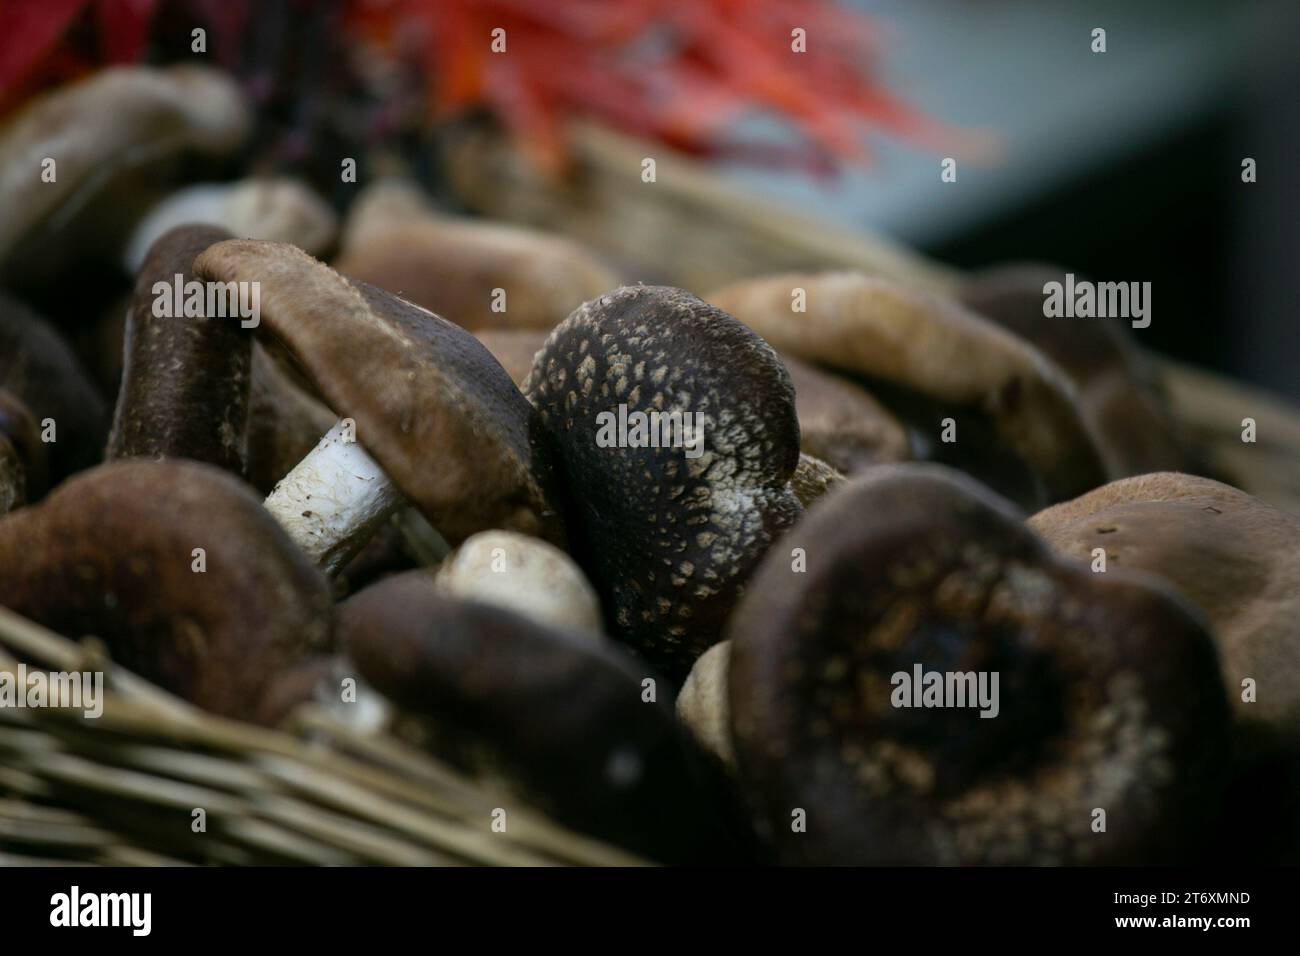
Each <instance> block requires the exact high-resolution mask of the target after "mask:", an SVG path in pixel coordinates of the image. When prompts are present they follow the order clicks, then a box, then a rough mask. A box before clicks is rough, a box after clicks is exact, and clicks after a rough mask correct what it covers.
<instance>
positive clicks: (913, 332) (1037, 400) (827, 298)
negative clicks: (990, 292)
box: [709, 272, 1106, 501]
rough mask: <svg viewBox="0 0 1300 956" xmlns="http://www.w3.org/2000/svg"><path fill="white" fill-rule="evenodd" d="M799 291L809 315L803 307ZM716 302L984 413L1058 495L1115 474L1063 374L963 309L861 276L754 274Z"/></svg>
mask: <svg viewBox="0 0 1300 956" xmlns="http://www.w3.org/2000/svg"><path fill="white" fill-rule="evenodd" d="M800 291H802V294H803V296H804V301H803V303H802V304H803V305H804V306H805V307H806V311H796V310H795V306H796V305H797V304H799V302H798V300H797V299H796V298H795V296H797V295H799V293H800ZM709 301H710V302H712V303H714V304H715V305H717V306H718V307H720V308H722V309H724V310H725V311H727V312H729V313H731V314H732V315H734V316H736V317H737V318H738V319H740V320H741V321H742V322H745V323H746V324H747V325H749V326H750V328H752V329H754V330H755V331H756V332H758V334H759V335H761V336H763V338H765V339H766V340H767V341H768V342H770V343H771V344H772V346H773V347H774V348H776V349H777V350H778V351H780V352H782V353H785V354H789V355H794V356H796V357H798V358H802V359H806V360H808V361H811V362H817V363H820V364H824V365H827V366H830V367H832V368H836V369H840V370H842V371H845V372H849V373H852V374H858V375H864V376H869V377H870V378H871V379H873V380H878V381H881V382H885V383H889V384H892V385H894V386H901V387H904V388H907V389H909V390H911V391H913V392H916V393H919V394H921V395H924V396H927V397H929V398H931V399H934V400H937V401H939V402H941V403H944V404H945V405H948V406H953V407H957V406H961V407H974V408H976V409H978V410H979V411H980V412H981V413H982V414H984V415H986V416H988V418H989V419H990V420H991V422H992V425H993V428H994V429H995V430H996V433H997V434H998V436H999V438H1000V439H1001V441H1002V442H1003V443H1004V444H1005V445H1006V446H1007V447H1008V448H1010V449H1011V450H1012V451H1014V452H1015V454H1016V455H1017V456H1018V457H1019V458H1020V459H1021V460H1022V461H1023V462H1024V463H1026V464H1027V465H1028V466H1029V468H1030V470H1031V471H1032V472H1033V474H1034V475H1035V476H1036V477H1037V478H1038V479H1039V480H1040V481H1041V482H1042V484H1043V486H1044V491H1045V494H1046V497H1047V498H1048V499H1049V500H1052V501H1057V500H1061V499H1063V498H1069V497H1072V496H1074V495H1077V494H1080V493H1082V492H1084V491H1087V490H1088V489H1090V488H1094V487H1096V486H1097V485H1099V484H1101V483H1102V482H1104V481H1105V479H1106V474H1105V470H1104V467H1103V465H1102V461H1101V457H1100V453H1099V451H1098V449H1097V445H1096V442H1095V440H1094V438H1093V436H1092V434H1091V431H1090V430H1089V428H1088V427H1087V425H1086V424H1085V422H1084V420H1083V418H1082V413H1081V412H1080V409H1079V407H1078V402H1077V398H1076V394H1075V390H1074V388H1073V386H1072V385H1071V384H1070V382H1069V380H1068V379H1067V378H1066V377H1065V375H1064V373H1063V372H1062V371H1061V370H1060V369H1059V368H1057V367H1056V366H1055V365H1054V364H1053V363H1052V362H1051V361H1049V360H1048V359H1047V358H1046V357H1045V356H1043V355H1042V353H1040V352H1039V351H1038V350H1037V349H1035V348H1033V347H1032V346H1030V345H1029V344H1028V343H1026V342H1024V341H1023V340H1021V339H1018V338H1016V337H1015V336H1013V335H1011V334H1009V333H1007V332H1005V331H1004V330H1002V329H1000V328H998V327H997V326H996V325H994V324H993V323H991V322H988V321H987V320H985V319H982V318H980V317H979V316H978V315H975V314H974V313H972V312H970V311H968V310H966V309H964V308H963V307H962V306H960V305H959V304H957V303H956V302H953V301H949V300H947V299H942V298H939V297H936V296H932V295H930V294H928V293H923V292H920V291H917V290H914V289H909V288H907V287H905V286H902V285H899V284H897V283H895V282H892V281H889V280H886V279H879V278H873V277H870V276H866V275H862V274H860V273H856V272H833V273H821V274H811V273H810V274H790V275H781V276H769V277H764V278H759V279H750V280H746V281H743V282H739V283H736V284H735V285H732V286H728V287H727V288H724V289H719V290H718V291H716V292H714V293H713V294H712V295H711V296H709ZM958 440H959V441H960V437H959V439H958Z"/></svg>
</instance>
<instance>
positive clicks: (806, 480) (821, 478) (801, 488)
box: [790, 452, 848, 508]
mask: <svg viewBox="0 0 1300 956" xmlns="http://www.w3.org/2000/svg"><path fill="white" fill-rule="evenodd" d="M847 480H848V479H847V478H845V477H844V476H843V475H842V474H840V473H839V472H838V471H836V470H835V469H834V468H832V467H831V466H830V465H828V464H826V462H824V461H822V460H821V459H820V458H814V457H813V456H812V455H809V454H808V453H807V452H800V453H799V464H798V466H796V468H795V470H794V475H793V476H792V477H791V478H790V490H791V491H793V492H794V496H795V497H796V498H798V499H799V504H801V505H803V506H804V507H805V508H810V507H812V503H813V502H814V501H816V500H817V499H818V498H820V497H821V496H822V495H824V494H826V492H828V491H830V490H831V489H832V488H834V487H835V486H836V485H841V484H843V483H844V482H845V481H847Z"/></svg>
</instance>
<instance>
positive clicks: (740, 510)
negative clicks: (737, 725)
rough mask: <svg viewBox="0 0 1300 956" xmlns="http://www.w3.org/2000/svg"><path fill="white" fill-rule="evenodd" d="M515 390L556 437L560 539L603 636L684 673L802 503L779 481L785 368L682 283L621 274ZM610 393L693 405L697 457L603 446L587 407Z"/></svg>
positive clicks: (791, 409)
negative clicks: (563, 514)
mask: <svg viewBox="0 0 1300 956" xmlns="http://www.w3.org/2000/svg"><path fill="white" fill-rule="evenodd" d="M525 391H526V393H527V394H528V398H529V400H530V401H531V402H532V403H533V404H534V405H535V406H536V407H537V409H538V410H539V411H540V412H541V415H542V420H543V422H544V423H545V425H546V428H547V429H548V430H550V432H551V433H552V434H553V435H554V436H555V438H556V441H557V443H558V446H559V448H560V455H561V458H562V460H563V464H564V474H565V478H566V487H567V488H568V489H569V492H570V495H571V498H572V503H573V504H572V511H573V520H572V522H571V528H570V535H571V538H572V539H574V541H575V543H574V547H575V549H576V550H575V553H576V554H578V555H579V563H581V564H583V565H584V567H585V568H586V570H587V573H588V575H589V576H590V577H591V579H592V582H593V583H594V584H595V585H596V589H597V590H598V591H599V592H600V594H601V599H602V602H603V603H604V606H605V611H606V614H607V615H608V617H609V618H610V620H609V622H608V626H609V633H610V634H611V635H613V636H615V637H618V638H619V639H621V640H623V641H625V642H627V643H628V644H630V645H632V646H633V647H635V648H637V649H638V650H639V651H641V652H643V653H644V654H645V655H646V656H647V658H648V659H649V660H650V661H651V663H653V664H654V665H655V666H656V667H659V668H660V669H661V670H664V671H667V672H668V673H669V674H670V675H671V676H674V677H676V678H678V679H680V678H682V677H684V676H685V675H686V672H687V671H688V670H689V669H690V666H691V664H692V663H693V662H694V660H695V658H696V657H698V656H699V655H700V653H702V652H703V651H704V649H705V648H707V647H708V646H709V645H711V644H713V643H715V642H717V641H718V640H719V639H720V633H721V629H722V623H723V621H724V620H725V618H726V616H727V614H728V613H729V612H730V610H731V607H732V606H733V604H734V603H735V601H736V599H737V597H738V596H739V594H740V591H741V589H742V588H743V587H744V583H745V581H746V579H747V578H748V577H749V575H750V573H751V572H752V571H753V569H754V567H755V566H756V565H757V564H758V561H759V559H760V558H761V557H762V555H763V552H764V551H765V550H766V549H767V546H768V545H769V544H770V543H771V541H772V540H773V539H774V538H775V537H776V536H777V535H778V534H779V533H780V532H781V531H782V530H784V529H785V528H786V527H788V526H789V525H790V524H792V523H793V521H794V520H795V518H796V517H797V516H798V515H799V514H800V512H801V510H802V509H801V508H800V506H799V503H798V501H797V500H796V498H795V496H794V494H793V493H792V492H791V491H790V488H789V481H790V478H791V476H792V475H793V474H794V470H795V466H796V465H797V464H798V461H799V422H798V419H797V417H796V414H795V404H794V401H795V400H794V389H793V387H792V386H791V384H790V377H789V375H788V374H787V373H786V370H785V367H784V366H783V365H782V364H781V361H780V359H778V358H777V356H776V353H775V352H773V351H772V349H771V347H770V346H768V345H767V343H765V342H764V341H763V340H762V339H760V338H759V337H758V336H756V335H755V334H754V333H753V332H751V331H750V330H749V329H747V328H745V327H744V326H743V325H741V324H740V323H739V322H737V321H736V320H735V319H733V318H731V316H729V315H727V314H726V313H724V312H722V311H720V310H719V309H715V308H713V307H712V306H710V305H708V304H707V303H705V302H702V301H700V300H699V299H697V298H696V297H695V296H693V295H691V294H690V293H688V292H683V291H682V290H681V289H672V288H666V287H661V286H627V287H624V288H621V289H617V290H615V291H613V292H611V293H608V294H607V295H603V296H601V297H600V298H598V299H593V300H592V301H591V302H588V303H586V304H585V305H583V306H582V307H581V308H580V309H578V310H577V311H575V312H574V313H573V315H571V316H570V317H569V318H568V319H566V320H565V321H564V323H563V324H562V325H560V326H559V327H558V328H557V329H556V330H555V331H554V332H552V333H551V336H550V337H549V338H548V339H547V341H546V346H545V348H544V349H543V350H542V351H541V352H540V353H538V355H537V358H536V361H535V363H534V365H533V371H532V374H531V376H530V377H529V379H528V382H527V384H526V385H525ZM620 405H626V408H627V412H628V413H629V414H630V413H632V412H636V411H640V412H645V413H648V412H652V411H656V412H661V413H662V412H668V413H671V412H683V413H685V412H689V413H693V414H696V415H704V416H705V418H704V419H703V446H702V449H701V451H702V453H701V454H700V456H699V457H697V458H687V457H686V452H685V449H684V448H683V447H669V448H653V447H646V448H632V447H599V446H598V445H597V436H598V430H599V427H600V422H599V421H598V415H599V414H600V413H602V412H610V411H612V412H614V414H615V415H616V416H617V414H618V411H617V410H618V408H619V406H620ZM696 421H697V423H698V421H699V420H696Z"/></svg>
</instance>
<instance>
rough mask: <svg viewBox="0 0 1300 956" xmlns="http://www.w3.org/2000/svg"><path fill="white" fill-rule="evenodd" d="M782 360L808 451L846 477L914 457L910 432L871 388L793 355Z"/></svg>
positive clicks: (802, 439)
mask: <svg viewBox="0 0 1300 956" xmlns="http://www.w3.org/2000/svg"><path fill="white" fill-rule="evenodd" d="M781 361H782V362H784V363H785V368H786V371H787V372H789V373H790V381H791V382H792V383H793V384H794V401H795V408H796V409H797V411H798V413H799V440H800V444H801V445H802V447H803V450H804V451H805V452H807V453H808V454H810V455H812V456H814V457H815V458H819V459H821V460H822V461H824V462H826V463H827V464H828V465H830V466H831V467H833V468H835V469H837V470H839V471H841V472H844V473H845V474H852V473H853V472H855V471H858V470H860V469H862V468H865V467H868V466H869V465H879V464H884V463H886V462H894V461H905V460H906V459H908V458H910V457H911V450H910V445H909V443H908V438H907V429H905V428H904V427H903V425H902V423H901V422H900V421H899V420H898V419H897V418H895V417H894V416H893V415H892V414H891V413H890V412H889V411H888V410H886V409H885V407H884V406H883V405H881V404H880V403H879V402H878V401H876V400H875V398H873V397H872V395H871V393H870V392H868V391H867V390H866V389H864V388H861V387H859V386H858V385H855V384H854V383H853V382H850V381H847V380H846V379H843V378H840V377H839V376H836V375H832V374H830V373H827V372H823V371H821V370H820V369H817V368H814V367H813V366H811V365H809V364H807V363H806V362H801V361H799V360H798V359H796V358H791V357H790V356H788V355H785V356H782V357H781Z"/></svg>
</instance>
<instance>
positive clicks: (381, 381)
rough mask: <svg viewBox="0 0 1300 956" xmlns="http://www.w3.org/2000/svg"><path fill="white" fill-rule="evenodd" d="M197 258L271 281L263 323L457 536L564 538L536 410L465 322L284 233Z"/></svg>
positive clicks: (214, 271) (209, 272)
mask: <svg viewBox="0 0 1300 956" xmlns="http://www.w3.org/2000/svg"><path fill="white" fill-rule="evenodd" d="M194 268H195V272H196V273H198V274H199V275H200V276H201V277H203V278H206V279H211V280H216V281H220V282H231V281H247V282H259V283H261V318H262V323H263V324H264V325H265V326H266V327H267V328H268V329H269V330H270V331H271V332H272V333H274V335H275V336H276V337H277V338H278V339H279V340H280V342H281V343H283V344H284V345H285V346H286V347H287V348H288V350H289V352H290V353H291V354H292V355H293V358H294V359H295V360H296V361H297V362H298V363H299V365H300V366H301V367H302V368H303V369H304V370H305V371H306V373H307V375H308V376H309V377H310V378H311V380H312V381H313V382H314V383H315V385H316V387H317V389H318V390H319V391H320V393H321V395H322V397H323V398H324V400H325V402H326V404H328V405H329V406H330V407H331V408H332V409H333V410H334V412H335V413H336V414H338V415H340V416H341V417H348V418H352V419H355V421H356V425H357V428H356V437H357V441H358V442H360V443H361V445H362V446H363V447H364V448H365V449H366V450H367V451H368V452H369V453H370V454H371V455H373V456H374V458H375V460H376V461H378V462H379V464H380V466H381V467H382V468H383V469H384V471H385V472H386V473H387V474H388V476H389V477H390V478H391V479H392V481H393V483H394V484H395V485H396V486H397V487H398V488H400V489H401V491H402V493H403V494H405V495H406V497H407V498H408V499H410V501H411V503H412V504H414V505H415V506H416V507H418V508H419V509H420V510H421V511H422V512H423V513H424V515H425V517H427V518H428V519H429V520H430V521H431V522H433V524H434V525H435V526H436V527H437V528H438V530H439V531H440V532H442V534H443V535H444V536H445V537H446V538H447V540H448V541H451V542H453V543H455V542H458V541H461V540H463V539H465V538H466V537H468V536H469V535H471V534H473V533H474V532H476V531H481V530H483V529H485V528H507V529H510V530H515V531H520V532H522V533H525V534H534V535H537V536H538V537H544V538H548V539H551V540H562V539H563V530H562V525H561V521H560V517H559V515H558V513H557V512H556V511H555V508H554V506H553V505H552V504H551V502H550V489H551V482H552V469H553V465H552V461H551V452H550V447H549V445H548V444H547V442H546V440H545V439H544V437H543V436H542V434H541V429H540V420H539V418H538V416H537V413H536V412H534V411H533V409H532V408H531V407H530V406H529V404H528V402H527V401H525V400H524V397H523V395H521V394H520V392H519V389H517V388H515V386H514V384H513V383H512V382H511V381H510V377H509V376H508V375H506V373H505V371H504V370H503V369H502V368H501V366H500V365H498V364H497V362H496V360H495V359H493V358H492V356H491V354H490V353H489V352H488V351H487V349H485V348H484V347H483V346H482V345H480V344H479V342H478V340H477V339H475V338H474V337H473V336H472V335H470V334H469V333H468V332H466V331H465V330H464V329H462V328H460V327H459V326H456V325H454V324H452V323H451V322H448V321H446V320H445V319H443V318H441V317H440V316H436V315H434V314H433V313H431V312H427V311H425V310H424V309H421V308H419V307H418V306H414V305H412V304H411V303H409V302H407V301H405V300H404V299H400V298H398V297H397V296H395V295H391V294H390V293H387V292H385V291H383V290H382V289H377V288H375V287H374V286H370V285H367V284H366V283H364V282H357V281H352V280H348V279H345V278H344V277H343V276H341V275H339V274H338V273H336V272H334V271H333V270H332V269H330V268H329V267H328V266H326V265H324V264H323V263H320V262H318V261H316V260H315V259H313V258H311V256H309V255H307V254H306V253H304V252H303V251H302V250H300V249H298V248H296V247H294V246H289V245H284V244H281V243H272V242H258V241H254V240H231V241H228V242H223V243H219V244H217V245H215V246H212V247H211V248H209V249H208V250H207V251H206V252H204V253H203V254H202V255H200V256H199V257H198V259H197V260H196V261H195V264H194Z"/></svg>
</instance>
